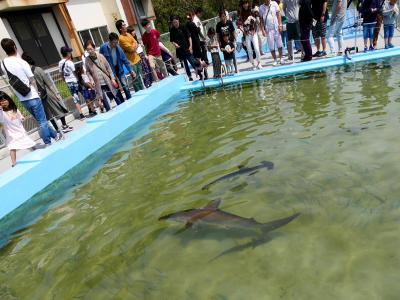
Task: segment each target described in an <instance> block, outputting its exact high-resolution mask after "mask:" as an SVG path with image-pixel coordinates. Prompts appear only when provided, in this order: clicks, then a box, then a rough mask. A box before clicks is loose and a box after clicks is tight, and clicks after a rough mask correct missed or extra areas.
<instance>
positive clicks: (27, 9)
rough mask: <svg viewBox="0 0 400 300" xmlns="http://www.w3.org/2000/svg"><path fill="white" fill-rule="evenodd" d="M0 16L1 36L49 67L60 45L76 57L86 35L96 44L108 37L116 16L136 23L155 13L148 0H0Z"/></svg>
mask: <svg viewBox="0 0 400 300" xmlns="http://www.w3.org/2000/svg"><path fill="white" fill-rule="evenodd" d="M0 18H1V19H0V36H1V38H4V37H10V38H12V39H13V40H14V41H15V42H16V44H17V47H18V50H19V52H20V53H22V52H27V53H28V54H29V55H30V56H31V57H32V58H33V59H34V60H35V62H36V63H37V65H39V66H42V67H49V66H54V65H55V64H57V63H58V61H59V60H60V58H61V57H60V53H59V49H60V48H61V47H62V46H64V45H68V46H70V47H72V48H73V49H74V53H73V54H74V56H75V57H79V56H80V55H81V54H82V51H83V48H82V44H83V43H84V41H86V40H87V39H92V40H93V41H94V42H95V44H96V45H98V46H100V44H101V43H103V42H104V41H106V40H108V34H109V32H112V31H114V32H116V28H115V21H116V20H119V19H123V20H126V22H127V23H128V24H129V25H136V26H137V25H138V23H140V20H141V19H146V18H147V19H154V18H155V16H154V9H153V5H152V2H151V0H29V1H27V0H0ZM4 56H5V53H4V51H2V50H0V58H1V59H2V58H4Z"/></svg>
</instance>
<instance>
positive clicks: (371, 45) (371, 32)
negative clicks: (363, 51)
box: [368, 23, 377, 50]
mask: <svg viewBox="0 0 400 300" xmlns="http://www.w3.org/2000/svg"><path fill="white" fill-rule="evenodd" d="M376 25H377V24H376V23H374V24H369V25H368V28H369V33H368V35H369V50H374V48H375V47H374V31H375V27H376Z"/></svg>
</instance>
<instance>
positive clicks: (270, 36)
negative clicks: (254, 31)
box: [267, 30, 276, 63]
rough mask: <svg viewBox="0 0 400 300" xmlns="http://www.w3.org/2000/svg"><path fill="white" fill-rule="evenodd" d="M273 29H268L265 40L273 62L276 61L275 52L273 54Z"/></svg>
mask: <svg viewBox="0 0 400 300" xmlns="http://www.w3.org/2000/svg"><path fill="white" fill-rule="evenodd" d="M275 34H276V32H275V30H269V31H268V35H267V42H268V48H269V51H270V52H271V55H272V58H273V59H274V61H275V63H276V54H275V43H274V41H275V39H274V37H275Z"/></svg>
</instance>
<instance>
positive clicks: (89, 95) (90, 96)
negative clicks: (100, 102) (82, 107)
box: [82, 89, 96, 101]
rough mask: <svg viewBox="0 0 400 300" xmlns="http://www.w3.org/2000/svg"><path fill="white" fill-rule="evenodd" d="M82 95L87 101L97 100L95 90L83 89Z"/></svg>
mask: <svg viewBox="0 0 400 300" xmlns="http://www.w3.org/2000/svg"><path fill="white" fill-rule="evenodd" d="M82 95H83V98H85V100H86V101H92V100H95V99H96V91H95V90H92V89H90V90H88V89H83V90H82Z"/></svg>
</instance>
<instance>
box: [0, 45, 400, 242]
mask: <svg viewBox="0 0 400 300" xmlns="http://www.w3.org/2000/svg"><path fill="white" fill-rule="evenodd" d="M399 55H400V48H399V47H396V48H392V49H388V50H378V51H373V52H368V53H359V54H355V55H353V56H352V60H347V59H345V58H344V57H332V58H326V59H320V60H315V61H310V62H307V63H302V64H293V65H284V66H280V67H276V68H269V69H264V70H258V71H251V72H242V73H239V74H235V75H233V76H227V77H224V78H223V84H224V85H228V84H229V85H230V84H240V83H246V82H251V81H254V80H257V79H266V78H273V77H280V76H288V75H293V74H300V73H305V72H311V71H316V70H320V69H324V68H329V67H337V66H343V65H352V64H355V63H358V62H368V61H374V60H380V59H388V58H390V57H395V56H399ZM221 84H222V81H221V80H218V79H211V80H207V81H204V82H201V81H196V82H186V81H185V78H184V77H183V76H182V75H180V76H176V77H169V78H167V79H165V80H163V81H161V82H160V83H158V84H157V86H155V87H152V88H150V89H147V90H144V91H140V92H138V93H135V94H134V96H133V97H132V98H131V99H130V100H129V101H127V102H125V103H124V104H122V105H120V106H118V107H116V108H115V109H113V110H112V111H110V112H109V113H107V114H101V115H98V116H96V117H94V118H92V119H90V120H88V121H87V123H86V125H85V126H83V127H82V128H81V129H79V130H77V131H76V132H73V133H72V134H71V135H69V137H68V139H67V140H64V141H61V142H58V143H56V144H54V145H53V146H52V147H49V148H46V149H43V150H38V151H35V152H33V153H31V154H29V155H27V156H24V157H23V158H22V159H21V160H18V164H17V166H16V167H15V168H13V169H11V170H9V171H7V172H5V173H3V174H1V175H0V219H1V220H3V218H4V217H5V216H7V215H15V214H16V213H15V210H16V208H18V207H20V206H21V205H22V204H24V203H25V202H26V201H28V200H29V199H30V198H31V197H32V196H34V195H35V194H37V193H39V192H40V191H42V190H43V189H44V188H45V187H47V186H48V185H50V184H51V183H52V182H54V181H55V180H57V179H58V178H60V177H61V176H62V175H64V174H65V173H66V172H68V171H69V170H71V169H72V168H73V167H75V166H76V165H78V164H79V163H80V162H82V161H83V160H85V158H87V157H88V156H90V155H91V154H93V153H94V152H96V151H97V150H99V149H100V148H102V147H103V146H105V145H107V144H108V143H109V142H110V141H111V140H113V139H114V138H115V137H117V136H118V135H119V134H121V133H122V132H123V131H124V130H126V129H127V128H129V127H131V126H132V125H134V124H135V123H136V122H138V121H139V120H142V119H143V118H145V117H146V116H148V115H149V114H150V113H151V112H152V111H154V110H155V109H157V108H158V107H160V106H161V105H163V104H165V103H167V102H168V100H170V99H171V98H172V97H177V96H178V95H181V94H182V93H184V94H188V93H190V92H191V91H196V90H201V89H204V88H219V87H221ZM16 211H18V210H16ZM11 212H13V214H10V213H11ZM16 215H18V214H16ZM19 217H22V216H19ZM0 225H1V224H0ZM0 227H1V226H0ZM0 232H1V230H0ZM0 240H1V237H0Z"/></svg>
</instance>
